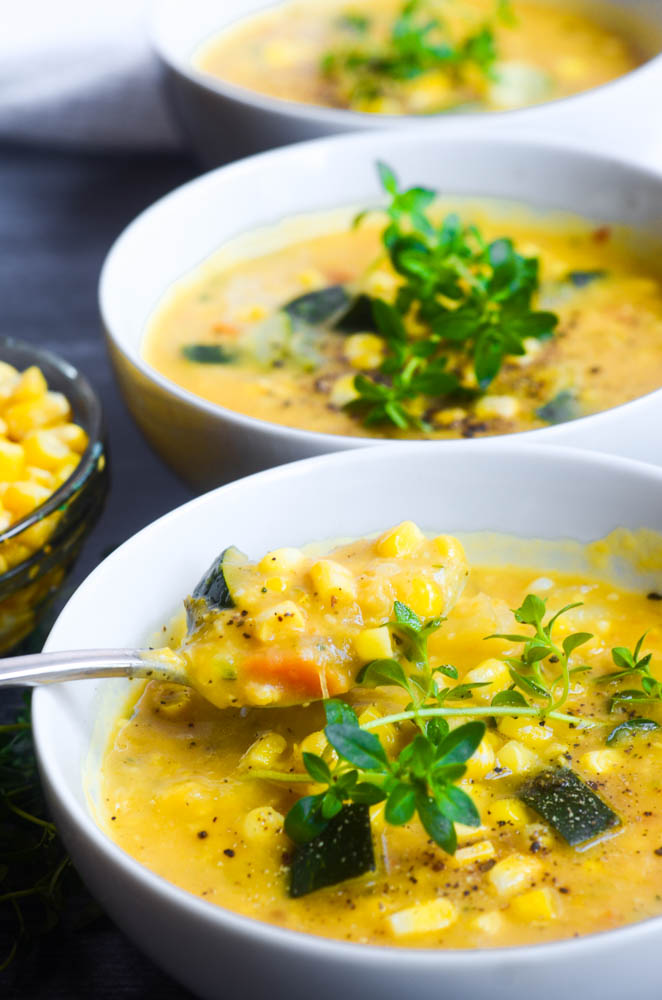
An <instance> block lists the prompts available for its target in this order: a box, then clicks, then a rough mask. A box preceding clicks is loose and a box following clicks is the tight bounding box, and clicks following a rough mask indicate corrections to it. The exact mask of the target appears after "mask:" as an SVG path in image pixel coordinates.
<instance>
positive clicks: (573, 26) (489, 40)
mask: <svg viewBox="0 0 662 1000" xmlns="http://www.w3.org/2000/svg"><path fill="white" fill-rule="evenodd" d="M593 10H594V8H593V7H592V6H591V5H588V6H584V5H581V6H579V9H578V5H576V4H570V3H563V4H553V3H552V4H547V3H535V2H528V0H514V2H513V3H512V4H511V3H509V2H508V0H506V2H503V0H445V2H444V0H408V2H404V0H356V2H355V3H351V4H348V3H347V2H346V0H341V2H338V0H332V2H328V0H326V2H323V3H320V2H318V0H315V2H311V0H305V2H297V3H287V4H281V5H278V6H277V7H276V8H274V9H271V10H269V11H267V12H265V13H260V14H258V15H256V16H253V17H251V18H248V19H247V20H245V21H242V22H240V23H239V24H237V25H235V26H233V27H231V28H227V29H226V30H224V31H223V32H222V33H221V34H220V35H218V36H217V37H215V38H214V39H213V40H212V41H210V42H206V43H205V44H204V45H203V46H202V47H201V48H200V50H199V51H198V52H197V53H196V55H195V64H196V65H197V66H198V67H199V68H200V69H202V70H204V71H205V72H207V73H210V74H212V75H213V76H217V77H220V78H221V79H223V80H226V81H228V82H230V83H234V84H239V85H240V86H242V87H246V88H248V89H250V90H254V91H258V92H259V93H263V94H266V95H268V96H270V97H278V98H282V99H285V100H290V101H298V102H302V103H304V104H317V105H323V106H328V107H333V108H349V109H351V110H354V111H366V112H372V113H380V114H390V115H401V114H414V115H417V114H438V113H440V112H446V111H453V110H458V111H490V110H494V111H498V110H508V109H510V108H519V107H525V106H527V105H532V104H539V103H541V102H543V101H549V100H554V99H556V98H560V97H567V96H569V95H571V94H576V93H578V92H579V91H582V90H587V89H589V88H590V87H596V86H599V85H600V84H603V83H607V82H608V81H610V80H613V79H615V78H616V77H619V76H622V75H623V74H624V73H628V72H629V71H630V70H632V69H634V68H635V67H636V66H637V65H639V64H640V63H641V62H642V61H643V60H644V58H646V53H644V51H643V50H642V49H641V48H640V46H639V45H638V44H637V42H636V41H635V38H634V36H635V35H636V34H638V32H633V31H632V27H633V26H632V25H631V24H630V25H628V23H627V21H626V20H625V18H619V20H618V22H617V23H614V13H613V9H612V14H611V18H607V17H606V15H605V14H604V11H603V12H602V13H601V14H597V13H595V14H594V13H593Z"/></svg>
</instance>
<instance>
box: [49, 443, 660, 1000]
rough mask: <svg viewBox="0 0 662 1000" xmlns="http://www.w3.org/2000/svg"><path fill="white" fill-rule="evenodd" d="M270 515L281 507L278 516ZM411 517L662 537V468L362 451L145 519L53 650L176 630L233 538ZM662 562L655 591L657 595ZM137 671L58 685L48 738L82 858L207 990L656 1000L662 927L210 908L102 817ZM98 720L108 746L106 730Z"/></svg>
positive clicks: (190, 981) (152, 948)
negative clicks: (464, 936)
mask: <svg viewBox="0 0 662 1000" xmlns="http://www.w3.org/2000/svg"><path fill="white" fill-rule="evenodd" d="M265 510H268V512H269V516H268V517H265V516H264V512H265ZM405 518H413V519H414V520H416V521H417V522H418V523H419V524H420V525H421V526H422V527H423V528H424V529H427V530H431V531H444V532H455V531H468V532H471V531H476V530H492V531H499V532H506V533H508V534H512V535H519V536H520V537H524V538H531V537H536V536H537V537H542V538H548V539H567V538H568V537H572V538H574V539H576V540H577V541H581V542H588V541H590V540H593V539H597V538H600V537H602V536H604V535H605V534H607V533H608V532H610V531H611V530H613V529H614V528H616V527H626V528H631V529H639V528H648V529H652V530H654V531H657V532H660V531H662V469H659V468H655V467H653V466H647V465H643V464H639V463H634V462H630V461H627V460H624V459H619V458H614V457H609V456H604V455H595V454H594V455H591V454H588V453H582V452H581V451H573V450H572V449H556V448H548V449H545V448H527V447H516V446H514V445H513V444H512V443H511V442H504V441H500V442H496V443H494V444H487V443H485V442H482V441H479V442H462V443H461V444H459V445H458V447H457V448H455V449H453V450H452V451H447V450H446V449H445V448H443V447H441V446H439V445H438V444H430V445H425V444H421V443H415V444H407V445H404V446H402V447H395V446H392V445H390V446H385V447H383V448H380V449H371V450H370V451H367V452H358V451H348V452H344V453H340V454H336V455H330V456H324V457H321V458H314V459H310V460H308V461H305V462H299V463H295V464H293V465H289V466H284V467H281V468H278V469H273V470H270V471H268V472H263V473H261V474H259V475H257V476H254V477H251V478H248V479H245V480H242V481H241V482H238V483H233V484H231V485H229V486H226V487H223V488H222V489H220V490H217V491H215V492H213V493H209V494H207V495H206V496H203V497H200V498H199V499H197V500H194V501H192V502H191V503H189V504H187V505H185V506H184V507H180V508H179V509H178V510H175V511H173V512H172V513H170V514H168V515H166V516H165V517H163V518H161V519H160V520H159V521H156V522H155V523H154V524H152V525H150V526H149V527H148V528H145V529H144V530H143V531H141V532H140V533H139V534H138V535H136V536H135V537H134V538H132V539H130V540H129V541H128V542H126V543H125V544H124V545H122V546H121V547H120V548H119V549H118V550H117V551H115V552H114V553H113V554H112V555H111V556H110V557H109V558H108V559H106V560H105V562H103V563H102V564H101V566H100V567H99V568H98V569H97V570H95V572H94V573H92V575H91V576H90V577H89V578H88V579H87V580H86V582H85V583H84V584H83V585H82V586H81V587H80V589H79V590H78V591H77V592H76V593H75V594H74V596H73V598H72V599H71V601H70V602H69V604H68V605H67V606H66V608H65V609H64V611H63V612H62V614H61V615H60V617H59V619H58V621H57V623H56V625H55V627H54V629H53V631H52V633H51V635H50V637H49V640H48V642H47V645H46V648H47V649H49V650H56V649H72V648H85V647H92V648H98V647H102V646H112V647H117V646H135V645H140V644H141V643H142V642H144V641H145V638H146V636H147V635H148V634H149V632H150V631H151V629H153V628H155V627H158V626H159V625H160V624H161V623H163V621H164V619H166V618H167V617H168V616H169V614H170V613H171V612H172V611H174V610H175V609H176V607H177V606H178V604H179V602H180V600H181V597H182V594H183V592H185V591H186V589H187V588H190V587H191V586H192V585H193V584H194V583H195V582H196V581H197V579H198V577H199V575H200V571H201V570H202V569H204V568H205V567H206V566H207V565H208V563H209V560H210V556H211V555H212V554H214V553H216V552H217V551H219V550H220V549H222V548H223V547H224V546H226V545H228V544H231V543H234V544H237V545H239V546H240V547H241V548H242V549H243V550H245V551H247V552H248V553H249V554H251V555H253V556H255V557H257V556H259V555H260V554H261V553H262V552H264V551H266V550H268V549H270V548H273V547H275V546H276V545H300V544H303V543H304V542H307V541H311V540H314V539H320V540H321V539H324V538H337V537H341V536H352V535H354V536H358V535H363V534H365V533H367V532H372V531H377V530H379V529H383V528H385V527H387V526H390V525H391V524H395V523H397V522H399V521H401V520H403V519H405ZM660 576H662V569H661V571H658V572H657V573H656V574H655V576H654V578H653V579H652V580H651V579H650V578H648V579H646V580H645V581H643V580H642V581H641V585H642V586H645V587H651V585H655V586H657V587H658V588H659V585H660V582H661V581H660ZM128 685H129V682H127V681H122V680H118V681H103V682H99V681H81V682H76V683H71V684H68V685H61V686H54V687H51V688H44V689H42V690H40V691H38V692H37V695H36V698H35V703H34V732H35V739H36V746H37V752H38V757H39V762H40V767H41V773H42V777H43V780H44V786H45V790H46V794H47V797H48V800H49V802H50V806H51V809H52V812H53V816H54V818H55V821H56V823H57V825H58V828H59V830H60V832H61V834H62V836H63V837H64V840H65V843H66V845H67V847H68V849H69V851H70V852H71V854H72V857H73V859H74V862H75V864H76V866H77V867H78V868H79V870H80V872H81V874H82V875H83V877H84V878H85V880H86V881H87V883H88V884H89V886H90V888H91V889H92V891H93V892H94V893H95V894H96V896H97V897H98V899H99V901H100V902H101V904H102V905H103V906H104V907H105V908H106V909H107V910H108V912H109V913H110V915H111V916H112V918H113V919H114V920H115V921H116V922H117V923H118V924H119V926H120V927H122V928H123V929H124V930H125V931H126V932H127V933H128V934H129V936H130V937H131V938H132V939H133V940H135V941H136V942H137V943H138V944H139V945H140V947H141V948H143V949H144V950H145V951H146V952H147V953H148V954H149V955H150V956H151V957H152V958H153V959H154V960H155V961H157V962H158V963H159V964H160V965H162V966H163V968H164V969H166V970H167V971H168V972H169V973H170V974H171V975H172V976H174V977H175V978H176V979H178V980H180V981H181V982H182V983H184V984H185V985H186V986H188V987H189V988H190V989H192V990H193V991H194V992H196V993H198V994H200V995H201V996H203V997H208V998H210V1000H211V998H214V1000H217V998H218V997H220V996H223V997H226V998H228V1000H230V998H235V997H240V996H242V997H251V998H255V1000H257V998H263V997H264V998H266V997H277V998H281V997H287V998H289V1000H311V998H314V1000H338V997H342V998H343V1000H364V998H365V997H366V996H382V997H385V998H388V1000H401V998H402V997H407V996H409V997H412V998H416V1000H530V998H532V997H535V998H536V1000H558V997H559V991H560V990H566V991H567V990H568V989H570V988H571V989H572V992H573V994H574V995H576V996H579V997H583V998H586V1000H589V998H590V1000H598V998H600V1000H616V998H618V997H622V996H628V995H630V993H631V991H632V990H635V992H636V996H637V998H638V1000H658V998H659V975H658V954H659V952H658V948H659V947H660V946H661V945H662V919H660V918H655V919H652V920H647V921H644V922H643V923H640V924H636V925H633V926H630V927H627V928H624V929H622V930H616V931H611V932H609V933H602V934H598V935H593V936H589V937H585V938H582V939H576V940H569V941H565V942H560V943H557V944H545V945H540V946H536V947H525V948H509V949H504V950H493V951H424V952H422V951H420V950H417V951H414V950H409V949H407V950H400V949H395V948H394V949H389V948H384V947H367V946H363V945H356V944H346V943H343V942H339V941H331V940H326V939H323V938H316V937H313V936H309V935H304V934H300V933H297V932H293V931H286V930H281V929H279V928H277V927H273V926H270V925H267V924H261V923H259V922H257V921H254V920H251V919H249V918H246V917H241V916H237V915H235V914H233V913H231V912H229V911H227V910H224V909H221V908H220V907H217V906H214V905H213V904H210V903H207V902H205V901H204V900H202V899H200V898H199V897H194V896H192V895H189V894H188V893H186V892H184V891H183V890H181V889H177V888H175V887H174V886H173V885H171V884H169V883H168V882H166V881H164V880H163V879H161V878H160V877H158V876H156V875H154V874H152V873H151V872H150V871H149V870H148V869H146V868H143V867H142V866H141V865H140V864H139V863H138V862H137V861H135V860H134V859H133V858H131V857H129V856H128V855H126V854H125V853H124V852H123V851H122V850H120V848H118V847H117V846H116V845H114V844H113V843H112V842H111V841H110V839H109V838H108V837H107V836H106V835H105V834H104V833H102V832H101V830H100V829H99V828H98V827H97V826H96V825H95V823H94V820H93V819H92V816H91V814H90V809H89V806H88V800H87V797H86V788H85V784H86V783H85V780H84V775H85V773H86V768H87V767H88V760H89V755H90V748H91V744H93V742H94V747H93V750H92V753H93V760H92V763H91V768H92V770H91V773H90V778H91V785H90V788H91V791H92V793H94V780H93V779H94V767H95V764H94V761H95V760H96V759H97V755H98V751H99V746H100V744H102V742H103V740H99V738H98V729H99V725H100V726H101V730H102V734H105V733H108V732H109V722H110V710H111V708H112V706H113V705H120V704H122V702H123V701H124V699H125V698H126V693H127V688H128ZM95 727H96V730H97V735H96V739H95V738H94V737H93V733H94V731H95Z"/></svg>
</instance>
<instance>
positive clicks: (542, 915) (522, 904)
mask: <svg viewBox="0 0 662 1000" xmlns="http://www.w3.org/2000/svg"><path fill="white" fill-rule="evenodd" d="M510 912H511V913H512V914H513V916H514V917H517V919H518V920H524V921H526V922H527V923H529V924H538V923H547V922H548V921H550V920H555V919H556V917H557V916H558V907H557V901H556V896H555V894H554V893H553V891H552V890H551V889H548V888H544V889H531V890H530V891H529V892H524V893H522V895H521V896H515V898H514V899H513V900H511V902H510Z"/></svg>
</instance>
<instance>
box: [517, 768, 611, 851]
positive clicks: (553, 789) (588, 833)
mask: <svg viewBox="0 0 662 1000" xmlns="http://www.w3.org/2000/svg"><path fill="white" fill-rule="evenodd" d="M517 794H518V795H519V797H520V799H521V800H522V802H524V804H525V805H527V806H530V808H531V809H534V810H535V811H536V812H537V813H539V814H540V815H541V816H542V818H543V819H544V820H546V821H547V822H548V823H549V825H550V826H552V827H553V828H554V829H555V830H556V832H557V833H558V834H559V835H560V836H561V837H563V839H564V840H565V841H566V843H568V844H570V846H571V847H579V846H580V845H581V844H585V843H587V841H589V840H593V839H594V838H595V837H598V836H599V835H600V834H601V833H605V832H606V831H607V830H610V829H611V828H612V827H614V826H620V822H621V821H620V819H619V818H618V816H617V815H616V813H615V812H614V811H613V809H610V807H609V806H608V805H607V803H606V802H603V801H602V799H601V798H599V796H597V795H596V794H595V792H593V791H591V789H590V788H589V787H588V785H585V784H584V782H583V781H582V780H581V779H580V778H578V777H577V775H576V774H575V772H574V771H571V770H570V768H565V767H559V768H553V769H550V770H548V771H542V772H541V773H540V774H537V775H536V776H535V777H533V778H531V779H530V780H529V781H526V782H524V784H523V785H521V786H520V788H519V791H518V793H517Z"/></svg>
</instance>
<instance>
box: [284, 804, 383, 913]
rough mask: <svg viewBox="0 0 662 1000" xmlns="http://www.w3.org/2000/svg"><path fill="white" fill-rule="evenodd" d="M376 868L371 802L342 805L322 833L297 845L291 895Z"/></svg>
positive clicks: (335, 882)
mask: <svg viewBox="0 0 662 1000" xmlns="http://www.w3.org/2000/svg"><path fill="white" fill-rule="evenodd" d="M374 870H375V852H374V849H373V845H372V832H371V829H370V812H369V809H368V806H366V805H363V804H357V803H354V804H352V805H347V806H343V808H342V809H341V811H340V812H339V813H338V815H337V816H334V817H333V819H332V820H331V821H330V822H329V824H328V825H327V826H326V828H325V829H324V830H323V831H322V833H319V834H318V835H317V836H316V837H315V838H314V839H313V840H310V841H308V843H307V844H302V845H301V846H300V847H297V849H296V851H295V853H294V855H293V857H292V865H291V868H290V896H292V898H293V899H298V898H299V896H307V895H308V893H310V892H316V891H317V890H318V889H324V888H325V886H328V885H336V884H337V883H338V882H345V881H346V880H347V879H350V878H357V877H358V876H359V875H364V874H365V873H366V872H372V871H374Z"/></svg>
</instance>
